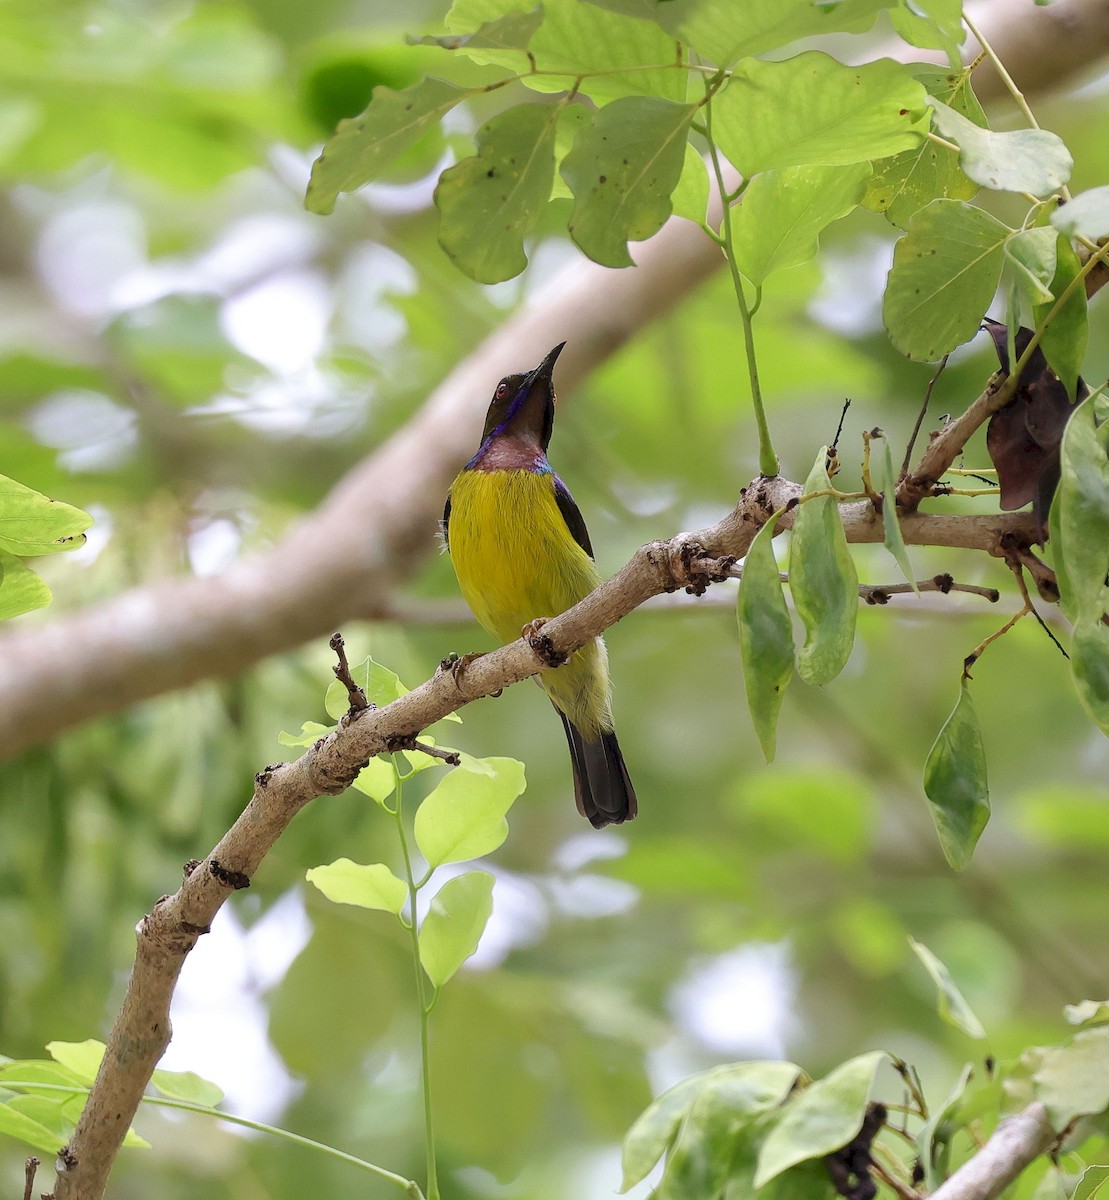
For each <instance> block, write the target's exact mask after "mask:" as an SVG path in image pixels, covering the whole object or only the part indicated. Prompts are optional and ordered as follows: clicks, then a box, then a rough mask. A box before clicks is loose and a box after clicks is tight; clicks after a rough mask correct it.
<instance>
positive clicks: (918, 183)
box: [862, 67, 986, 229]
mask: <svg viewBox="0 0 1109 1200" xmlns="http://www.w3.org/2000/svg"><path fill="white" fill-rule="evenodd" d="M913 78H914V79H917V80H919V81H920V83H921V84H923V86H924V89H925V91H927V93H928V94H929V95H930V96H935V97H937V98H938V99H940V100H942V101H943V102H944V103H945V104H948V105H950V106H951V107H952V108H954V109H955V110H956V111H958V112H960V113H962V115H963V116H964V117H967V118H968V119H969V120H970V121H972V122H973V123H974V124H975V125H982V126H984V125H985V124H986V114H985V113H984V112H983V111H982V106H981V105H980V104H979V103H978V99H977V97H976V96H975V95H974V92H973V91H972V90H971V86H970V75H969V73H968V72H967V71H952V70H950V69H948V70H944V69H943V68H941V67H917V68H916V69H915V70H914V71H913ZM873 165H874V174H873V175H872V176H871V178H870V181H869V183H868V184H867V190H866V194H865V195H864V196H863V199H862V204H863V207H864V208H868V209H870V210H871V211H872V212H884V213H885V214H886V217H887V219H888V220H889V221H890V222H892V223H893V224H894V225H897V226H898V227H899V228H901V229H906V228H907V227H908V225H909V222H910V220H911V219H912V217H913V215H914V214H915V213H917V212H919V211H920V209H922V208H923V207H924V206H925V205H926V204H929V203H931V202H932V201H933V200H936V199H938V198H940V197H942V198H944V199H952V200H969V199H970V198H971V197H972V196H974V194H975V193H976V192H977V191H978V184H976V183H975V182H974V181H973V180H972V179H968V178H967V176H966V175H965V174H964V172H963V169H962V167H960V166H959V155H958V152H957V151H955V150H948V149H947V148H946V147H944V146H937V145H936V143H935V142H932V141H929V140H928V139H925V140H924V141H922V142H921V143H920V145H919V146H916V147H915V148H914V149H912V150H903V151H902V152H901V153H900V154H894V155H890V156H888V157H886V158H882V159H879V160H877V161H876V162H875V163H874V164H873Z"/></svg>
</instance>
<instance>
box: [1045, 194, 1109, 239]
mask: <svg viewBox="0 0 1109 1200" xmlns="http://www.w3.org/2000/svg"><path fill="white" fill-rule="evenodd" d="M1051 223H1052V225H1054V226H1055V228H1056V229H1058V230H1059V232H1060V233H1065V234H1066V235H1067V237H1086V238H1089V239H1090V240H1091V241H1095V242H1096V241H1100V240H1101V239H1102V238H1105V237H1109V184H1107V185H1105V186H1104V187H1096V188H1090V189H1089V191H1085V192H1079V193H1078V195H1077V196H1075V197H1074V199H1073V200H1069V201H1068V202H1067V203H1066V204H1061V205H1060V206H1059V207H1058V208H1057V209H1056V210H1055V211H1054V212H1053V213H1052V214H1051Z"/></svg>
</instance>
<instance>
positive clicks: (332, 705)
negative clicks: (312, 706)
mask: <svg viewBox="0 0 1109 1200" xmlns="http://www.w3.org/2000/svg"><path fill="white" fill-rule="evenodd" d="M350 675H351V678H352V679H353V680H354V682H355V683H356V684H358V686H359V687H360V688H361V689H362V690H363V691H364V692H365V693H366V699H367V700H368V701H369V702H370V703H371V704H374V705H376V706H377V707H378V708H384V707H385V706H386V705H387V704H392V703H393V701H394V700H399V699H400V698H401V696H407V695H408V688H406V687H405V686H404V684H403V683H401V681H400V676H399V675H397V673H396V672H395V671H390V670H389V668H388V667H383V666H382V665H381V663H379V662H374V660H373V659H372V658H367V659H365V660H364V661H363V662H360V663H359V664H358V665H357V666H356V667H351V669H350ZM323 706H324V708H325V709H326V710H327V715H328V716H329V717H331V718H332V719H334V720H336V721H338V720H339V718H340V717H345V716H346V714H347V710H348V709H349V708H350V697H349V696H348V695H347V689H346V687H345V686H344V685H343V684H341V683H340V682H339V681H338V680H337V679H336V680H334V681H333V682H332V683H331V684H330V685H329V686H328V689H327V694H326V695H325V696H324V701H323Z"/></svg>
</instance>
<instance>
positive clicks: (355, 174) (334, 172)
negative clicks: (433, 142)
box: [304, 77, 477, 215]
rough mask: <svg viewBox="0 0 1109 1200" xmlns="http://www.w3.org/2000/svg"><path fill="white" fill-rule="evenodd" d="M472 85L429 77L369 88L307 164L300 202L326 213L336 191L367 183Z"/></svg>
mask: <svg viewBox="0 0 1109 1200" xmlns="http://www.w3.org/2000/svg"><path fill="white" fill-rule="evenodd" d="M476 90H477V89H473V88H460V87H456V86H455V85H454V84H453V83H447V82H446V80H444V79H435V78H433V77H428V78H427V79H421V80H420V82H419V83H414V84H413V85H412V86H411V87H407V88H405V89H404V90H403V91H400V92H395V91H393V89H392V88H387V87H376V88H374V94H373V99H372V100H371V101H370V104H369V107H368V108H367V109H366V111H365V112H363V113H361V114H360V115H359V116H357V117H349V118H348V119H347V120H345V121H340V122H339V127H338V129H336V131H335V133H334V135H333V136H332V137H330V138H328V140H327V142H326V143H325V145H324V148H323V150H322V152H321V153H320V156H319V158H317V159H316V161H315V162H314V163H313V164H312V178H311V180H310V181H309V183H308V194H307V195H306V197H305V201H304V202H305V204H306V205H307V207H308V208H309V210H310V211H312V212H315V213H321V214H325V215H326V214H327V213H329V212H331V211H332V210H333V209H334V207H335V201H336V199H337V198H338V196H339V193H340V192H353V191H355V190H356V189H357V188H360V187H363V186H365V185H366V184H367V183H372V182H373V180H375V179H376V178H377V177H378V176H379V175H380V174H381V173H382V172H383V171H384V170H386V169H387V168H388V166H389V165H390V164H391V163H392V162H393V161H394V160H395V159H396V158H398V157H399V156H400V155H401V154H403V153H404V151H405V150H407V149H408V148H409V146H411V145H413V143H414V142H415V141H416V140H417V139H418V138H419V137H420V136H421V135H422V134H423V133H425V132H426V131H427V130H428V129H430V128H431V127H432V126H433V125H435V124H437V123H438V122H439V121H440V120H441V119H442V117H443V116H444V114H446V113H448V112H450V110H451V109H452V108H454V106H455V105H456V104H458V103H460V102H461V101H462V100H465V99H466V97H467V96H471V95H473V94H474V92H475V91H476Z"/></svg>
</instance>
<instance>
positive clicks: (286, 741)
mask: <svg viewBox="0 0 1109 1200" xmlns="http://www.w3.org/2000/svg"><path fill="white" fill-rule="evenodd" d="M343 695H344V696H345V695H346V689H345V688H344V689H343ZM334 728H335V726H334V725H321V724H320V723H319V721H305V722H304V723H303V724H302V725H301V727H300V733H286V732H285V730H284V729H283V730H282V731H281V732H280V733H279V734H278V735H277V741H278V743H279V744H280V745H282V746H314V745H315V744H316V743H317V742H318V741H319V740H320V738H322V737H327V735H328V734H329V733H331V732H332V731H333V730H334ZM356 786H357V785H356Z"/></svg>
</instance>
